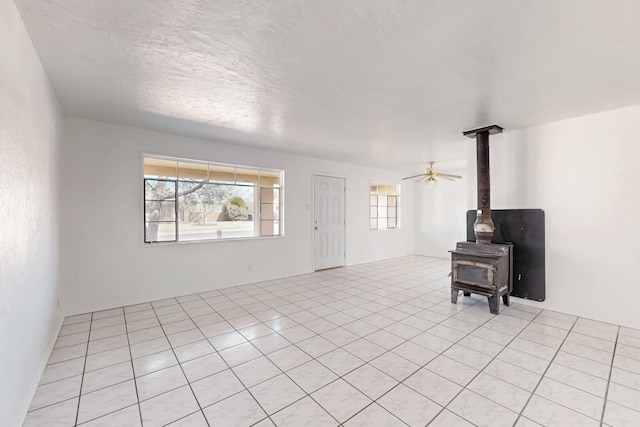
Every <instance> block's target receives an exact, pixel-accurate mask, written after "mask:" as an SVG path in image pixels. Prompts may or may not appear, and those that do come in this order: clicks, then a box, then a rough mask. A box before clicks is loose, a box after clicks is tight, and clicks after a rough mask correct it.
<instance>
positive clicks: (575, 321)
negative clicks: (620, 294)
mask: <svg viewBox="0 0 640 427" xmlns="http://www.w3.org/2000/svg"><path fill="white" fill-rule="evenodd" d="M542 313H544V310H543V311H541V312H540V313H539V314H538V315H537V316H536V317H535V318H537V317H538V316H539V315H540V314H542ZM535 318H534V319H535ZM578 320H580V317H576V319H575V320H574V321H573V323H572V324H571V328H570V329H569V330H568V331H567V335H566V336H565V337H564V339H563V340H562V343H561V344H560V346H558V349H557V350H556V352H555V354H554V355H553V358H552V359H551V360H550V361H549V364H548V365H547V367H546V368H545V370H544V372H543V373H542V375H541V376H540V379H539V380H538V383H537V384H536V386H535V387H534V388H533V390H532V391H531V394H530V395H529V398H528V399H527V402H526V403H525V404H524V406H523V407H522V409H521V410H520V413H519V414H518V417H517V418H516V421H515V422H514V424H513V425H514V426H515V425H516V424H517V423H518V421H519V420H520V418H522V417H523V416H524V415H523V414H524V411H525V409H527V406H529V402H531V399H532V398H533V396H535V393H536V390H537V389H538V387H539V386H540V384H541V383H542V381H543V380H544V379H545V377H546V375H547V372H548V371H549V368H550V367H551V365H552V364H553V361H554V360H555V359H556V357H557V356H558V353H560V351H561V349H562V346H563V345H564V343H565V342H566V341H567V338H568V337H569V335H570V334H571V331H572V330H573V328H574V327H575V325H576V324H577V323H578ZM541 397H542V398H543V399H544V397H543V396H541ZM558 405H560V404H559V403H558ZM560 406H562V407H564V408H567V409H569V410H571V411H573V412H575V413H577V414H580V415H583V416H585V417H588V418H591V417H589V416H588V415H584V414H582V413H581V412H578V411H576V410H575V409H571V408H569V407H566V406H564V405H560ZM525 418H526V417H525ZM536 422H537V421H536Z"/></svg>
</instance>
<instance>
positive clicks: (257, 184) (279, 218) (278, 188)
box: [141, 153, 285, 247]
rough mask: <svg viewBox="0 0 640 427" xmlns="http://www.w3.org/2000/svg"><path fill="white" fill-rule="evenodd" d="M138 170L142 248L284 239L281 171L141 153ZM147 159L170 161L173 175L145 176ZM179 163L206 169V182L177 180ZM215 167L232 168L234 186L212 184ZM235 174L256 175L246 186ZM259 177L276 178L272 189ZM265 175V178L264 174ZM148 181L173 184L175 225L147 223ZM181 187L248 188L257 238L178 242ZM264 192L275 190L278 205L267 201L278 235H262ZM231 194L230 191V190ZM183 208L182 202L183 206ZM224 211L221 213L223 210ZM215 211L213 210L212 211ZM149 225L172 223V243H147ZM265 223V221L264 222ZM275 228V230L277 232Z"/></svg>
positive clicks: (244, 237)
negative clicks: (251, 196) (184, 185)
mask: <svg viewBox="0 0 640 427" xmlns="http://www.w3.org/2000/svg"><path fill="white" fill-rule="evenodd" d="M141 157H142V158H141V167H142V183H143V193H142V205H143V206H142V245H143V246H145V247H148V246H162V245H167V244H184V243H203V242H218V241H229V240H231V241H236V240H256V239H277V238H283V237H284V236H285V228H284V216H285V215H284V187H285V185H284V184H285V182H284V181H285V171H284V169H274V168H267V167H258V166H246V165H239V164H229V163H221V162H211V161H206V160H195V159H188V158H184V157H173V156H165V155H158V154H150V153H142V156H141ZM146 159H154V160H160V161H163V160H165V161H169V162H175V167H176V170H175V173H174V174H173V176H172V177H166V176H161V175H151V174H149V175H147V174H146V173H145V165H146V164H145V163H146ZM180 163H190V164H200V165H206V174H207V175H206V178H205V179H199V178H198V179H194V178H187V177H184V178H181V177H180V170H179V165H180ZM212 166H213V167H216V168H222V169H223V168H233V182H231V181H229V182H227V181H223V180H212V179H211V174H210V172H211V167H212ZM238 170H242V171H245V172H247V171H255V172H256V179H255V181H254V182H253V183H252V182H246V181H238V176H239V175H238ZM262 173H265V175H264V177H265V178H267V177H271V178H277V183H275V184H272V185H265V184H263V183H262V182H261V178H262V176H263V175H262ZM267 173H268V174H267ZM147 181H163V182H172V183H174V189H175V194H174V198H172V199H171V201H173V202H174V205H175V206H174V216H175V222H174V221H149V220H148V217H147V214H148V207H147V203H148V202H149V201H153V200H151V199H147V191H146V190H147ZM180 183H189V184H201V183H204V184H206V185H221V186H228V187H231V188H232V189H234V188H240V189H242V188H245V189H246V188H251V189H252V190H251V193H252V194H253V197H254V203H253V205H254V206H253V213H252V219H251V223H252V224H253V227H254V231H253V232H254V233H256V232H257V233H258V235H255V234H254V235H251V236H240V237H218V236H219V234H217V236H216V237H212V238H199V239H193V240H192V239H188V240H181V239H180V222H181V220H180V215H179V213H180V206H181V202H180V199H181V196H180ZM263 190H274V195H275V193H276V192H277V203H274V202H273V201H269V203H268V204H269V205H271V206H272V207H273V206H277V210H278V212H277V213H275V211H274V214H273V217H274V218H273V219H272V220H270V221H271V225H272V226H273V227H274V230H277V234H275V232H274V234H262V232H263V231H262V230H263V229H262V227H263V223H264V222H265V221H262V219H261V217H262V213H261V208H262V205H263V203H262V191H263ZM232 191H233V190H232ZM182 203H183V204H184V202H182ZM223 210H224V209H223ZM214 211H215V209H214ZM152 222H158V223H175V239H174V240H154V241H150V240H148V236H147V233H148V229H147V225H148V224H149V223H152ZM267 222H268V221H267ZM276 227H277V228H276Z"/></svg>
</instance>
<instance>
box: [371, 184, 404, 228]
mask: <svg viewBox="0 0 640 427" xmlns="http://www.w3.org/2000/svg"><path fill="white" fill-rule="evenodd" d="M369 200H370V202H369V211H370V214H369V228H370V229H371V230H384V229H389V228H398V227H399V226H400V224H399V222H398V212H399V206H400V186H399V185H396V184H382V183H377V182H372V183H371V190H370V194H369Z"/></svg>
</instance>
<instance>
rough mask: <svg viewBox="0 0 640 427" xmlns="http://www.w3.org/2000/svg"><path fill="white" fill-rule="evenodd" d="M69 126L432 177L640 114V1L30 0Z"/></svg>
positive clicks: (28, 8)
mask: <svg viewBox="0 0 640 427" xmlns="http://www.w3.org/2000/svg"><path fill="white" fill-rule="evenodd" d="M15 3H16V5H17V6H18V9H19V11H20V13H21V15H22V17H23V20H24V23H25V26H26V28H27V30H28V32H29V34H30V36H31V39H32V40H33V43H34V45H35V48H36V50H37V51H38V54H39V55H40V58H41V60H42V62H43V65H44V68H45V70H46V72H47V74H48V76H49V78H50V80H51V83H52V85H53V87H54V90H55V91H56V93H57V95H58V97H59V99H60V102H61V104H62V106H63V108H64V110H65V112H66V113H67V114H70V115H74V116H80V117H87V118H93V119H98V120H104V121H108V122H114V123H122V124H129V125H134V126H139V127H144V128H150V129H156V130H160V131H165V132H171V133H176V134H183V135H189V136H196V137H203V138H207V139H213V140H221V141H226V142H233V143H238V144H246V145H252V146H260V147H266V148H270V149H276V150H282V151H287V152H294V153H300V154H307V155H313V156H315V157H323V158H329V159H335V160H342V161H348V162H355V163H361V164H370V165H377V166H387V167H389V168H392V169H399V170H400V169H401V170H404V171H406V172H419V171H420V170H421V168H420V165H421V163H424V162H426V161H428V160H439V161H444V162H449V163H450V164H451V165H453V164H454V163H455V162H457V161H460V160H462V161H464V157H465V153H466V148H465V147H466V145H465V144H467V143H468V141H469V140H468V139H466V138H463V137H462V136H461V131H463V130H466V129H470V128H474V127H478V126H482V125H487V124H492V123H496V124H499V125H501V126H503V127H504V128H505V129H506V130H509V129H514V128H522V127H527V126H532V125H536V124H540V123H545V122H549V121H554V120H559V119H563V118H569V117H575V116H579V115H583V114H588V113H593V112H598V111H603V110H607V109H612V108H618V107H624V106H628V105H632V104H640V2H639V1H637V0H629V1H624V0H612V1H606V2H605V1H602V0H562V1H555V0H546V1H530V0H503V1H497V0H484V1H475V0H447V1H444V0H437V1H436V0H417V1H412V0H397V1H392V0H344V1H335V0H309V1H294V0H290V1H285V0H262V1H239V0H216V1H210V0H209V1H205V0H135V1H134V0H108V1H105V0H102V1H100V0H16V1H15Z"/></svg>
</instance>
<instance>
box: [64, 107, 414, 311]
mask: <svg viewBox="0 0 640 427" xmlns="http://www.w3.org/2000/svg"><path fill="white" fill-rule="evenodd" d="M143 153H150V154H160V155H168V156H178V157H186V158H192V159H201V160H209V161H216V162H223V163H233V164H241V165H248V166H261V167H266V168H277V169H284V170H285V233H286V236H285V237H284V238H276V239H262V240H261V239H257V240H238V241H212V242H204V243H182V244H170V245H154V246H146V247H145V246H143V245H142V238H143V236H142V232H143V225H142V216H143V203H142V197H143V194H142V174H143V173H142V154H143ZM62 170H63V172H62V181H61V185H62V187H61V188H62V199H61V202H62V204H63V206H64V209H63V210H62V221H61V223H62V225H61V244H62V249H61V254H62V262H61V281H62V283H63V286H64V287H65V295H66V298H65V300H64V301H63V306H64V308H65V311H66V312H67V313H68V314H71V313H80V312H87V311H92V310H98V309H104V308H108V307H116V306H121V305H127V304H133V303H138V302H141V301H148V300H153V299H159V298H165V297H169V296H177V295H184V294H188V293H192V292H196V291H203V290H207V289H216V288H221V287H226V286H232V285H237V284H244V283H251V282H256V281H262V280H267V279H271V278H277V277H284V276H290V275H296V274H303V273H308V272H310V271H311V270H312V265H313V260H312V257H313V243H312V238H313V224H312V210H311V206H312V186H313V173H314V172H317V173H327V174H336V175H341V176H345V177H346V184H347V194H346V219H347V225H346V250H347V259H346V263H347V265H351V264H357V263H363V262H368V261H374V260H378V259H384V258H391V257H398V256H403V255H408V254H412V253H413V250H414V241H413V224H414V220H413V211H414V206H413V192H412V191H406V189H405V188H403V189H402V202H401V203H402V218H401V221H402V228H401V229H400V230H393V231H377V232H376V231H373V232H372V231H369V181H370V180H376V181H392V182H400V176H399V175H398V174H397V173H395V172H388V171H382V170H377V169H371V168H365V167H360V166H354V165H349V164H343V163H336V162H331V161H325V160H318V159H312V158H308V157H300V156H294V155H289V154H282V153H277V152H274V151H264V150H258V149H254V148H248V147H241V146H237V145H230V144H222V143H216V142H211V141H204V140H197V139H191V138H186V137H181V136H176V135H170V134H166V133H158V132H152V131H147V130H142V129H136V128H131V127H124V126H115V125H111V124H106V123H101V122H95V121H89V120H84V119H79V118H67V119H66V133H65V141H64V143H63V149H62ZM307 207H309V210H307ZM249 263H251V264H252V270H251V271H249V270H248V264H249Z"/></svg>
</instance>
